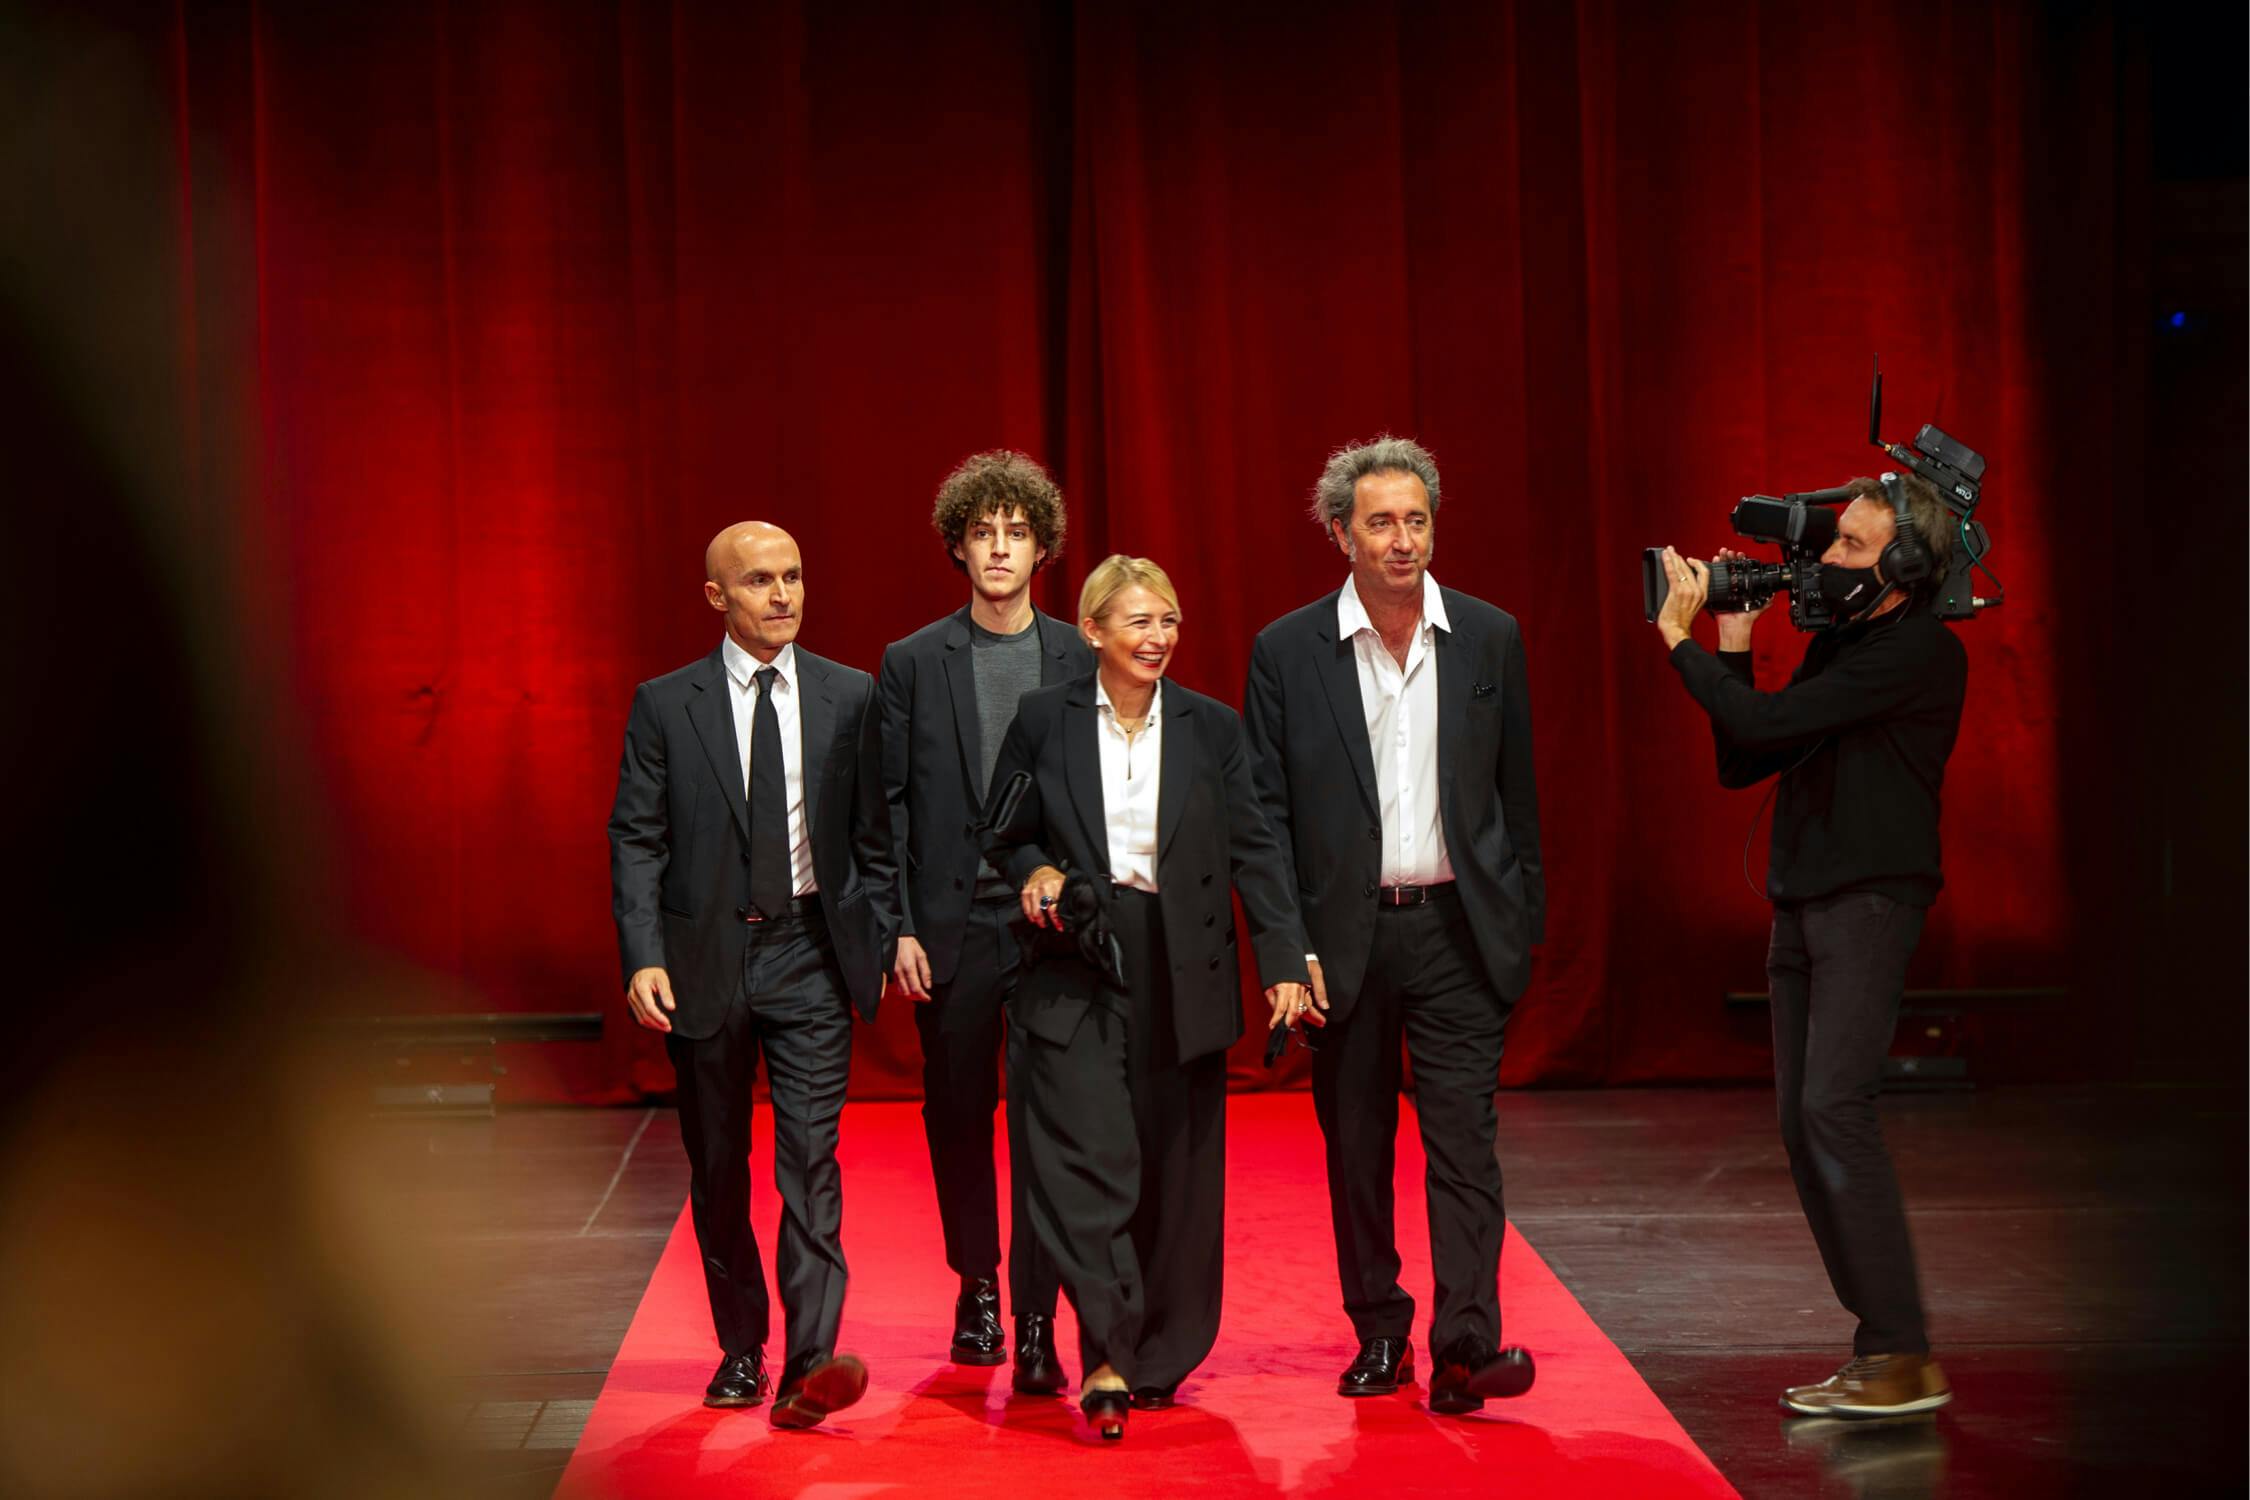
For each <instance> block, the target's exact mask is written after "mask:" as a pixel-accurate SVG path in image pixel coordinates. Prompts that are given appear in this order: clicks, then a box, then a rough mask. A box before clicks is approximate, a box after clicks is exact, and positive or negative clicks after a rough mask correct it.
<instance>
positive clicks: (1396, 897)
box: [1383, 885, 1430, 906]
mask: <svg viewBox="0 0 2250 1500" xmlns="http://www.w3.org/2000/svg"><path fill="white" fill-rule="evenodd" d="M1383 896H1384V902H1383V904H1384V905H1386V906H1427V905H1429V904H1430V888H1429V887H1428V886H1426V885H1387V886H1385V887H1383Z"/></svg>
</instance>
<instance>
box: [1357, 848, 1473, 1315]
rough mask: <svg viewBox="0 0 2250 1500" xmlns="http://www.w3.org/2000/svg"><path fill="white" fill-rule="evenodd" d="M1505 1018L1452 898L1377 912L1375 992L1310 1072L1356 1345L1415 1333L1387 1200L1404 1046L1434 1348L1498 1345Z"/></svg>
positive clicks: (1371, 974)
mask: <svg viewBox="0 0 2250 1500" xmlns="http://www.w3.org/2000/svg"><path fill="white" fill-rule="evenodd" d="M1331 999H1333V997H1331ZM1511 1008H1512V1007H1511V1005H1510V1002H1508V1001H1506V1000H1504V999H1502V998H1501V997H1500V995H1499V994H1498V993H1497V992H1495V991H1494V990H1493V988H1492V984H1491V981H1490V980H1489V979H1488V978H1487V977H1486V974H1485V971H1484V964H1483V960H1482V959H1481V958H1479V957H1478V955H1477V951H1476V943H1475V940H1474V938H1473V937H1472V936H1471V934H1470V932H1469V924H1468V917H1467V915H1466V914H1465V913H1464V912H1463V911H1462V909H1461V904H1460V902H1459V900H1458V899H1457V898H1455V897H1453V896H1452V895H1451V894H1450V893H1448V894H1445V895H1443V896H1441V897H1440V898H1439V899H1436V900H1433V901H1432V902H1431V903H1430V904H1428V905H1426V906H1403V907H1383V908H1381V909H1380V910H1379V912H1378V914H1377V916H1376V919H1375V939H1374V946H1373V947H1372V948H1371V949H1370V951H1369V953H1368V956H1367V978H1366V980H1365V982H1364V983H1363V985H1362V986H1361V989H1360V992H1359V994H1358V995H1356V996H1354V997H1353V999H1352V1005H1351V1009H1350V1011H1349V1013H1348V1014H1347V1015H1346V1016H1345V1017H1344V1019H1342V1020H1341V1021H1332V1022H1330V1023H1329V1025H1328V1027H1327V1029H1326V1030H1325V1031H1323V1032H1322V1033H1321V1035H1320V1038H1319V1042H1318V1048H1319V1050H1318V1052H1317V1053H1316V1054H1315V1057H1314V1061H1313V1109H1314V1111H1315V1113H1316V1114H1318V1116H1319V1118H1320V1128H1321V1132H1322V1134H1323V1135H1325V1136H1326V1138H1327V1143H1328V1208H1329V1216H1330V1219H1331V1222H1332V1223H1333V1225H1334V1228H1335V1233H1336V1269H1337V1273H1338V1276H1339V1279H1340V1280H1341V1281H1342V1283H1343V1292H1344V1311H1345V1312H1346V1313H1348V1314H1349V1315H1350V1316H1351V1320H1352V1329H1353V1332H1354V1333H1355V1334H1357V1336H1358V1337H1360V1338H1361V1339H1371V1338H1395V1339H1403V1338H1406V1337H1407V1336H1408V1334H1409V1332H1410V1331H1411V1330H1412V1328H1413V1326H1414V1299H1413V1298H1412V1297H1410V1296H1408V1295H1407V1293H1406V1290H1405V1288H1404V1287H1402V1286H1400V1285H1399V1280H1398V1270H1399V1256H1398V1238H1397V1233H1396V1229H1395V1223H1396V1204H1395V1203H1394V1202H1393V1197H1394V1195H1393V1193H1392V1190H1391V1172H1392V1168H1393V1166H1394V1165H1395V1163H1396V1161H1397V1151H1398V1091H1399V1076H1400V1069H1399V1041H1400V1037H1401V1035H1402V1034H1403V1036H1404V1038H1405V1041H1406V1044H1407V1045H1408V1046H1409V1047H1411V1048H1412V1049H1413V1053H1414V1110H1415V1114H1416V1115H1417V1116H1418V1117H1419V1119H1420V1120H1421V1126H1422V1150H1423V1153H1424V1155H1425V1156H1426V1157H1427V1170H1426V1172H1425V1175H1424V1179H1423V1192H1424V1195H1425V1197H1426V1199H1427V1201H1428V1207H1429V1215H1430V1264H1431V1272H1432V1280H1433V1281H1434V1282H1435V1283H1436V1285H1435V1288H1434V1290H1435V1292H1436V1299H1435V1300H1436V1304H1437V1305H1436V1306H1435V1308H1433V1309H1432V1312H1431V1316H1430V1348H1431V1350H1432V1352H1433V1353H1434V1352H1436V1351H1438V1350H1442V1349H1444V1348H1446V1347H1447V1346H1448V1345H1449V1344H1452V1343H1454V1342H1455V1341H1457V1340H1460V1339H1463V1338H1473V1339H1476V1340H1478V1341H1480V1342H1482V1343H1484V1344H1486V1345H1493V1346H1497V1345H1498V1343H1499V1341H1500V1241H1501V1237H1502V1235H1503V1233H1504V1232H1505V1229H1506V1226H1507V1212H1506V1208H1505V1205H1504V1203H1503V1200H1502V1196H1501V1183H1500V1158H1499V1156H1498V1154H1497V1137H1498V1135H1499V1114H1498V1111H1497V1110H1496V1109H1495V1108H1494V1105H1493V1094H1494V1092H1495V1090H1497V1089H1498V1087H1499V1082H1500V1077H1499V1075H1500V1049H1501V1043H1502V1040H1503V1038H1504V1033H1505V1032H1506V1030H1507V1025H1508V1013H1509V1011H1510V1009H1511Z"/></svg>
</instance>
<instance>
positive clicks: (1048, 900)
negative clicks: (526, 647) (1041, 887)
mask: <svg viewBox="0 0 2250 1500" xmlns="http://www.w3.org/2000/svg"><path fill="white" fill-rule="evenodd" d="M1054 904H1055V898H1054V897H1052V896H1041V897H1040V898H1039V909H1040V910H1041V911H1045V910H1046V909H1047V908H1048V907H1050V906H1053V905H1054Z"/></svg>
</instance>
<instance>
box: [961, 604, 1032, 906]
mask: <svg viewBox="0 0 2250 1500" xmlns="http://www.w3.org/2000/svg"><path fill="white" fill-rule="evenodd" d="M969 651H970V655H969V665H970V676H971V677H972V678H973V679H974V680H975V682H976V686H977V749H978V751H979V752H980V756H981V758H982V760H983V761H984V764H983V765H981V766H979V767H977V792H978V794H979V795H980V796H985V797H989V796H991V795H992V768H993V766H994V765H996V764H998V763H999V760H1000V741H1001V740H1003V739H1005V738H1006V737H1007V734H1008V726H1009V725H1010V724H1013V723H1014V722H1015V720H1016V704H1017V702H1018V701H1019V700H1020V699H1021V698H1022V697H1023V695H1024V694H1026V693H1028V692H1030V691H1031V690H1032V689H1033V688H1035V687H1037V686H1039V622H1038V621H1036V620H1034V621H1032V623H1031V624H1029V625H1027V626H1026V627H1024V628H1023V629H1022V630H1019V631H1017V632H1016V633H1015V634H1014V635H994V634H993V633H992V632H991V631H989V630H986V629H985V628H984V627H983V626H981V625H979V624H977V623H976V622H975V621H973V620H972V621H970V622H969ZM1008 894H1009V890H1008V883H1007V881H1006V880H1004V879H1002V878H1001V876H1000V875H999V873H998V872H997V871H995V870H994V869H993V868H992V866H990V865H988V864H986V863H985V862H984V861H983V860H981V859H980V860H978V861H977V895H978V896H980V897H991V896H1005V895H1008Z"/></svg>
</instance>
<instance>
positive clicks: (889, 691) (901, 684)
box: [875, 646, 914, 937]
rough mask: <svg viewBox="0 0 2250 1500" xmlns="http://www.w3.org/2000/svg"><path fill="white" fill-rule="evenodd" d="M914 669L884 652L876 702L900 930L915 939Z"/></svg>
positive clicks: (895, 653)
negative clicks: (909, 865)
mask: <svg viewBox="0 0 2250 1500" xmlns="http://www.w3.org/2000/svg"><path fill="white" fill-rule="evenodd" d="M912 670H913V666H912V664H911V663H910V662H909V661H908V660H907V659H906V653H905V652H903V651H901V650H899V649H898V648H897V647H896V646H892V647H890V648H888V649H886V650H885V651H884V652H883V663H882V666H881V668H880V670H879V672H878V675H877V677H876V679H875V699H876V703H877V705H878V707H879V709H880V710H881V714H882V720H883V727H882V740H883V745H882V785H883V801H884V804H885V806H886V807H887V808H888V809H889V816H890V827H891V854H892V858H893V860H894V862H895V864H896V865H897V872H896V873H897V877H898V878H897V881H896V884H895V887H894V888H895V889H896V890H897V892H898V896H897V902H898V931H899V936H901V937H912V936H914V893H913V891H912V890H911V889H909V882H908V881H907V879H906V851H907V850H908V849H909V848H910V847H912V846H911V844H909V842H908V838H909V835H910V834H911V833H912V831H913V824H912V821H911V818H910V815H909V813H908V811H907V780H908V778H909V777H910V776H911V775H912V773H913V769H914V762H913V754H914V737H913V734H912V732H911V731H912V728H913V724H912V719H913V712H914V687H913V683H912V682H911V681H910V680H909V678H908V674H909V673H910V672H912Z"/></svg>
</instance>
